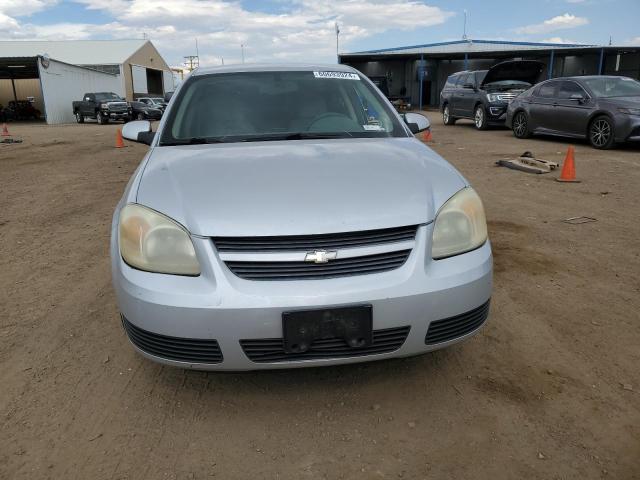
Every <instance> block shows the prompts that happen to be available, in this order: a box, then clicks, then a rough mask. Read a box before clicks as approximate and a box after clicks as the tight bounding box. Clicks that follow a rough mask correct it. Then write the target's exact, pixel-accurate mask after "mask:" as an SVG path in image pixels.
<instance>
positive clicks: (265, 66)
mask: <svg viewBox="0 0 640 480" xmlns="http://www.w3.org/2000/svg"><path fill="white" fill-rule="evenodd" d="M300 71H303V72H313V71H330V72H350V73H357V72H358V71H357V70H356V69H355V68H352V67H350V66H348V65H339V64H321V63H318V64H315V63H241V64H237V65H222V66H219V67H202V68H201V67H199V68H196V69H195V70H194V71H193V72H192V73H191V75H196V76H199V75H210V74H215V73H240V72H300Z"/></svg>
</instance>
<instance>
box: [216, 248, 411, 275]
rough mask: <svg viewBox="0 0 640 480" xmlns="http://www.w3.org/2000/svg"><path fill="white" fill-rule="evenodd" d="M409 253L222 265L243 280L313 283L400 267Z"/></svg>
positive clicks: (230, 262) (231, 262)
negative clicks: (317, 260) (322, 279)
mask: <svg viewBox="0 0 640 480" xmlns="http://www.w3.org/2000/svg"><path fill="white" fill-rule="evenodd" d="M410 253H411V250H400V251H396V252H386V253H380V254H377V255H366V256H363V257H352V258H339V259H336V260H331V261H330V262H328V263H309V262H238V261H227V262H225V263H226V265H227V267H228V268H229V270H231V271H232V272H233V273H234V274H235V275H237V276H238V277H240V278H244V279H247V280H300V279H302V280H313V279H320V278H332V277H345V276H349V275H362V274H365V273H380V272H386V271H387V270H393V269H395V268H398V267H400V266H401V265H402V264H404V262H406V261H407V258H408V257H409V254H410Z"/></svg>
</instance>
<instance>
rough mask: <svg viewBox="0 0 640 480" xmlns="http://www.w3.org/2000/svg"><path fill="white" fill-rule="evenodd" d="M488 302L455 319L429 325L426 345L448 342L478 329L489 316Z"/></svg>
mask: <svg viewBox="0 0 640 480" xmlns="http://www.w3.org/2000/svg"><path fill="white" fill-rule="evenodd" d="M489 302H490V300H487V303H485V304H483V305H481V306H479V307H478V308H475V309H473V310H471V311H469V312H466V313H462V314H460V315H456V316H455V317H450V318H445V319H442V320H436V321H435V322H431V323H430V324H429V330H428V331H427V336H426V338H425V340H424V341H425V343H426V344H427V345H433V344H436V343H442V342H448V341H449V340H454V339H456V338H458V337H462V336H463V335H466V334H467V333H471V332H473V331H474V330H476V329H477V328H479V327H480V326H481V325H482V324H483V323H484V322H485V320H486V319H487V317H488V316H489Z"/></svg>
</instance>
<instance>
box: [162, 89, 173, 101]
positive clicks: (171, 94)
mask: <svg viewBox="0 0 640 480" xmlns="http://www.w3.org/2000/svg"><path fill="white" fill-rule="evenodd" d="M171 97H173V92H167V93H165V94H164V101H165V102H166V103H169V100H171Z"/></svg>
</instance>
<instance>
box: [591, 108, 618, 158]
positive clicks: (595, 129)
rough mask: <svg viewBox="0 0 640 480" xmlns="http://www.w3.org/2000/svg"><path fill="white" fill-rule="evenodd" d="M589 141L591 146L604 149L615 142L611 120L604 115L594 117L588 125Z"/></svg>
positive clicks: (610, 146)
mask: <svg viewBox="0 0 640 480" xmlns="http://www.w3.org/2000/svg"><path fill="white" fill-rule="evenodd" d="M589 143H591V146H592V147H593V148H598V149H601V150H606V149H608V148H612V147H613V144H614V143H615V135H614V131H613V122H612V121H611V119H610V118H609V117H607V116H605V115H602V116H600V117H596V118H595V119H594V120H593V122H591V125H589Z"/></svg>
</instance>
